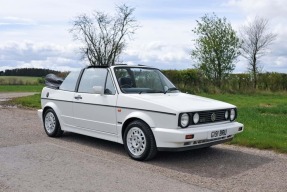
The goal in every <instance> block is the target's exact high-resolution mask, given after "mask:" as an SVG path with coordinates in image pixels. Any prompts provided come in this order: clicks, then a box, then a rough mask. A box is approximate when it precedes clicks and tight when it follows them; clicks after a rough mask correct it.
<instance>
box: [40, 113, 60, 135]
mask: <svg viewBox="0 0 287 192" xmlns="http://www.w3.org/2000/svg"><path fill="white" fill-rule="evenodd" d="M43 124H44V129H45V132H46V134H47V135H48V136H49V137H59V136H61V135H62V134H63V131H62V129H61V126H60V123H59V120H58V117H57V115H56V113H55V112H54V110H53V109H47V110H46V111H45V113H44V116H43Z"/></svg>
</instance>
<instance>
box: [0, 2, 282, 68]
mask: <svg viewBox="0 0 287 192" xmlns="http://www.w3.org/2000/svg"><path fill="white" fill-rule="evenodd" d="M121 3H127V4H128V5H131V6H134V7H135V8H136V10H135V16H136V19H137V20H138V22H139V24H140V25H141V28H139V30H138V31H137V32H136V34H135V36H134V40H132V41H129V42H128V47H127V48H126V50H125V52H124V54H123V56H122V59H123V62H124V63H133V64H146V65H151V66H154V67H159V68H161V69H175V68H176V69H184V68H191V67H192V61H191V59H190V56H189V52H190V50H191V49H192V46H193V42H192V39H194V38H195V36H194V34H193V33H192V31H191V30H192V29H193V28H194V27H195V25H196V21H195V20H196V19H199V17H201V16H203V15H204V14H205V13H211V12H215V13H216V14H218V15H219V16H220V17H222V16H225V17H227V20H228V21H230V22H231V24H232V26H233V27H234V28H235V29H240V27H241V26H242V24H244V23H245V22H246V21H247V19H248V18H249V19H250V18H253V17H254V16H255V15H259V16H264V17H267V18H269V19H270V24H271V30H272V31H273V32H275V33H277V34H278V38H277V40H276V42H274V44H273V45H272V47H270V48H271V53H270V54H268V56H266V57H264V58H262V64H263V65H264V66H265V67H264V68H265V69H266V70H271V71H272V70H276V71H279V72H282V71H283V72H287V67H286V65H284V62H286V58H287V56H286V55H287V46H286V45H287V27H286V26H287V20H286V19H285V18H287V4H286V3H285V1H283V0H281V1H280V0H274V1H268V0H252V1H250V0H222V1H210V2H209V1H208V2H205V1H190V0H182V1H181V2H180V3H178V2H176V1H164V0H159V1H152V0H146V1H132V0H106V1H102V0H83V1H78V0H69V1H67V0H63V1H56V0H42V1H38V0H26V1H19V0H9V1H0V31H1V32H0V70H3V69H9V68H14V67H27V66H29V67H49V68H51V69H57V70H67V69H69V70H70V69H73V68H77V67H82V66H83V65H84V63H85V62H83V61H81V60H80V55H79V54H78V53H77V52H78V44H79V42H73V40H72V35H71V34H70V33H69V32H68V30H69V28H70V27H71V21H72V20H73V18H74V17H75V16H77V15H79V14H81V13H91V11H93V10H95V9H96V10H99V11H105V12H107V13H109V14H113V13H114V10H115V5H120V4H121ZM1 23H2V25H1ZM245 63H246V62H245V61H244V60H240V61H239V62H238V63H237V68H236V71H235V72H244V71H246V65H245ZM279 66H280V69H279Z"/></svg>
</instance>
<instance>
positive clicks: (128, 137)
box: [124, 120, 157, 161]
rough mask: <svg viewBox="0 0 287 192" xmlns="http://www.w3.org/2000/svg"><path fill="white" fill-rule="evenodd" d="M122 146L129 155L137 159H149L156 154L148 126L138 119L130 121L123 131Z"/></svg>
mask: <svg viewBox="0 0 287 192" xmlns="http://www.w3.org/2000/svg"><path fill="white" fill-rule="evenodd" d="M124 146H125V150H126V151H127V153H128V154H129V156H130V157H131V158H132V159H134V160H138V161H143V160H150V159H152V158H154V157H155V155H156V154H157V147H156V142H155V139H154V136H153V133H152V131H151V129H150V127H149V126H148V125H147V124H146V123H144V122H143V121H140V120H135V121H133V122H131V123H130V124H129V125H128V126H127V128H126V130H125V132H124Z"/></svg>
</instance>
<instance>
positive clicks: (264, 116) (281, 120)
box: [10, 93, 287, 153]
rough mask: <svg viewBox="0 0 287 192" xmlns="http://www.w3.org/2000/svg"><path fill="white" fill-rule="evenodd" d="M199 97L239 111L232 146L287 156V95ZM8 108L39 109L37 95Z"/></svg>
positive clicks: (18, 100) (13, 102) (209, 95)
mask: <svg viewBox="0 0 287 192" xmlns="http://www.w3.org/2000/svg"><path fill="white" fill-rule="evenodd" d="M201 95H202V96H205V97H209V98H213V99H217V100H221V101H225V102H228V103H231V104H234V105H236V106H237V107H238V113H239V114H238V119H237V121H238V122H241V123H243V124H244V126H245V130H244V132H243V133H241V134H238V135H236V137H235V139H234V140H233V141H232V142H231V144H235V145H241V146H247V147H254V148H259V149H272V150H274V151H278V152H282V153H287V93H274V94H272V93H267V94H263V93H257V94H252V95H243V94H238V95H233V94H223V95H212V94H201ZM10 104H17V105H22V106H25V107H30V108H40V107H41V106H40V94H36V95H34V96H28V97H22V98H16V99H13V100H12V101H10Z"/></svg>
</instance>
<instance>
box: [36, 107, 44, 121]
mask: <svg viewBox="0 0 287 192" xmlns="http://www.w3.org/2000/svg"><path fill="white" fill-rule="evenodd" d="M37 114H38V116H39V118H40V119H41V121H43V110H42V109H39V110H38V111H37Z"/></svg>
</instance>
